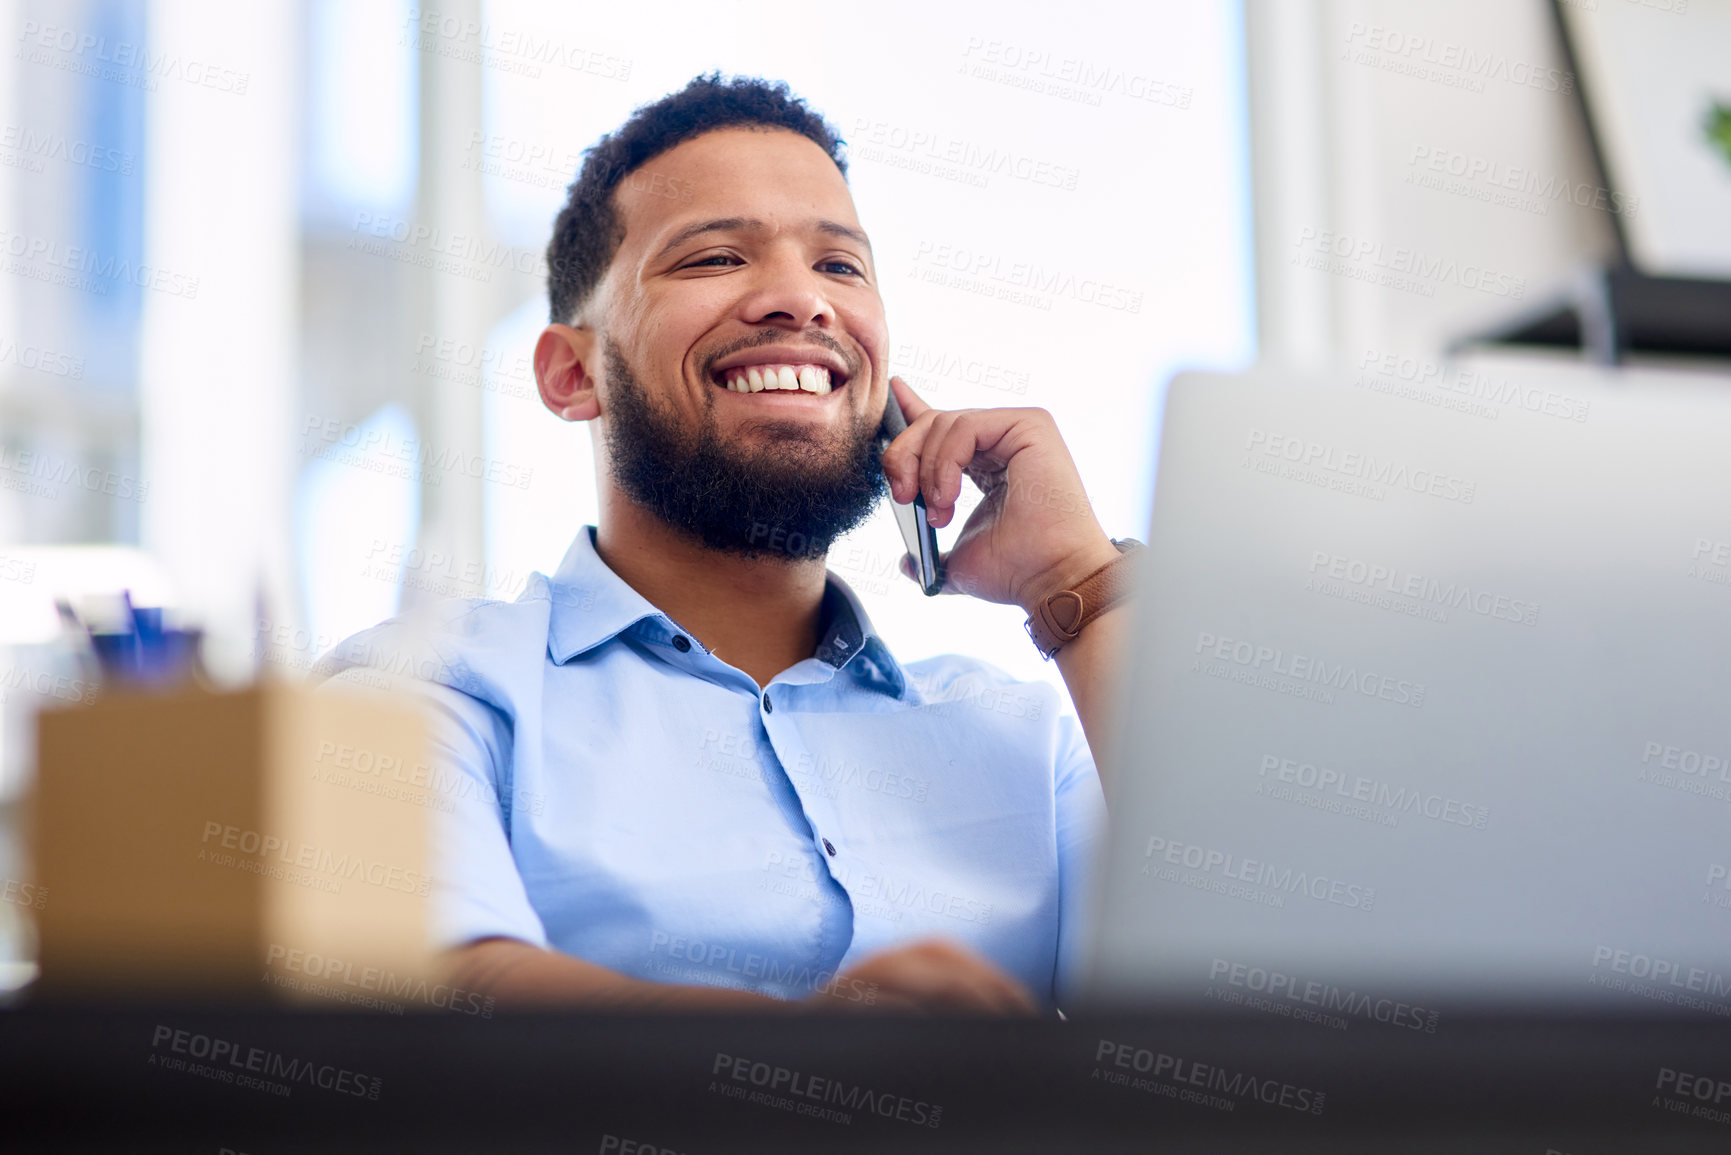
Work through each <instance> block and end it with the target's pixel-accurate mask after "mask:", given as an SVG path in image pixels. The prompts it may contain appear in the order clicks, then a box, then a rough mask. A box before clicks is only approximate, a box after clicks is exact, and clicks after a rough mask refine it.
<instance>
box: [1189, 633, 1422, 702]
mask: <svg viewBox="0 0 1731 1155" xmlns="http://www.w3.org/2000/svg"><path fill="white" fill-rule="evenodd" d="M1195 652H1196V653H1197V654H1200V655H1206V656H1209V657H1213V658H1216V659H1218V660H1220V661H1223V662H1232V663H1234V664H1235V665H1239V666H1243V667H1245V668H1247V669H1251V670H1258V671H1263V670H1265V671H1266V672H1268V673H1270V674H1276V675H1279V676H1280V677H1283V678H1292V679H1294V680H1295V681H1300V682H1315V683H1317V684H1319V685H1323V686H1330V687H1332V688H1334V689H1336V690H1351V691H1353V692H1354V693H1358V694H1363V695H1364V696H1365V697H1367V698H1381V699H1382V700H1383V701H1385V702H1393V703H1394V704H1396V705H1397V706H1413V707H1418V706H1423V705H1424V695H1425V687H1424V683H1423V682H1409V681H1406V680H1405V679H1400V678H1392V677H1388V676H1386V675H1384V674H1379V673H1377V672H1375V671H1374V670H1360V669H1359V668H1358V667H1356V666H1349V665H1347V664H1346V663H1345V662H1337V663H1335V664H1333V665H1330V664H1329V663H1328V662H1327V661H1326V660H1325V659H1323V658H1317V657H1312V656H1311V655H1308V654H1300V653H1295V652H1292V651H1289V650H1283V649H1278V648H1276V647H1274V646H1259V645H1257V644H1256V643H1255V642H1248V641H1239V640H1235V639H1233V638H1225V637H1221V636H1219V635H1217V634H1211V633H1208V632H1207V631H1206V630H1203V631H1200V632H1198V633H1197V635H1196V650H1195Z"/></svg>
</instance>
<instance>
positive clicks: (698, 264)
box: [679, 253, 738, 269]
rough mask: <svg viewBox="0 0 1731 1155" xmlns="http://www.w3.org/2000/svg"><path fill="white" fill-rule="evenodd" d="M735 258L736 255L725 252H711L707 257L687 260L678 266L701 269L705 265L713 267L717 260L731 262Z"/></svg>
mask: <svg viewBox="0 0 1731 1155" xmlns="http://www.w3.org/2000/svg"><path fill="white" fill-rule="evenodd" d="M737 259H738V258H736V257H732V256H729V255H728V254H727V253H713V254H711V255H710V256H707V257H699V258H697V259H696V260H695V261H687V262H686V263H685V264H683V265H681V266H679V267H680V268H682V269H701V268H704V267H705V266H710V267H715V266H716V265H717V262H728V263H732V262H734V261H736V260H737Z"/></svg>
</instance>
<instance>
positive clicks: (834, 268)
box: [818, 261, 865, 277]
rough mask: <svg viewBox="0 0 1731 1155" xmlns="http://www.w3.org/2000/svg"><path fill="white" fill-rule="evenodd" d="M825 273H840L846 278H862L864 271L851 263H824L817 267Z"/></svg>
mask: <svg viewBox="0 0 1731 1155" xmlns="http://www.w3.org/2000/svg"><path fill="white" fill-rule="evenodd" d="M818 268H820V269H822V270H823V271H824V272H826V273H840V274H841V275H842V276H847V277H863V276H865V271H864V270H863V269H861V268H860V267H859V266H858V265H856V264H854V263H853V262H852V261H824V262H823V263H822V264H820V265H818Z"/></svg>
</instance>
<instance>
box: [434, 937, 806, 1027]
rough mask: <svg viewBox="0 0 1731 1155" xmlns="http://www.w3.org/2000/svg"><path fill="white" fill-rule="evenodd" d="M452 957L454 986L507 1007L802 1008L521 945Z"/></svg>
mask: <svg viewBox="0 0 1731 1155" xmlns="http://www.w3.org/2000/svg"><path fill="white" fill-rule="evenodd" d="M447 957H448V962H449V965H450V981H451V983H452V984H453V985H455V986H460V987H463V988H465V989H467V990H472V991H476V992H479V993H480V994H483V995H492V996H493V997H494V998H495V999H497V1000H498V1002H499V1004H500V1005H502V1006H507V1007H512V1006H518V1007H526V1006H539V1007H549V1006H558V1007H571V1008H581V1009H587V1010H597V1011H624V1012H632V1011H766V1010H777V1009H787V1010H791V1009H794V1008H795V1007H797V1006H798V1004H796V1003H788V1002H784V1001H783V1000H781V999H776V998H771V997H769V996H768V995H760V994H755V993H753V992H751V991H736V990H729V989H727V988H725V987H705V986H687V985H680V984H675V983H657V982H648V981H645V980H643V979H634V978H630V977H629V976H626V975H622V974H620V973H619V972H618V971H613V970H609V969H607V968H606V967H603V966H598V965H596V964H595V963H592V962H585V961H584V960H583V959H580V958H574V957H572V956H571V955H567V954H560V953H558V952H556V951H550V950H542V949H541V948H540V947H537V946H532V945H530V944H529V943H526V942H520V941H518V940H516V939H508V938H493V939H484V940H482V941H480V942H474V943H470V944H469V945H467V946H464V947H460V948H458V949H457V950H454V951H452V952H450V954H449V956H447Z"/></svg>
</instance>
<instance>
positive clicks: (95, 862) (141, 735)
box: [31, 683, 438, 1006]
mask: <svg viewBox="0 0 1731 1155" xmlns="http://www.w3.org/2000/svg"><path fill="white" fill-rule="evenodd" d="M38 727H39V734H38V770H37V781H36V790H35V799H34V805H33V819H34V821H33V834H32V838H31V843H32V847H33V851H34V855H35V859H36V880H37V884H38V885H39V886H41V887H42V888H44V889H45V890H46V892H47V894H48V895H49V896H50V901H48V902H46V903H44V904H43V907H42V909H41V910H40V911H39V912H38V931H39V936H40V964H41V977H40V979H39V980H38V984H37V985H38V989H39V990H40V992H41V993H43V994H45V995H49V996H57V995H75V996H89V995H107V996H124V995H145V996H151V997H176V998H186V997H193V998H219V999H237V998H238V999H286V1000H288V1001H293V1002H308V1001H310V1002H318V1003H325V1004H328V1003H330V1002H333V1001H334V1002H348V1003H351V1004H354V1005H361V1006H365V1005H372V1004H375V1003H376V1004H385V1005H389V1004H391V1003H392V1002H393V1000H394V1001H396V1002H398V1003H404V1002H407V1003H411V1004H412V1003H413V1002H414V1001H415V992H416V991H417V990H418V989H419V990H424V989H425V982H426V980H427V979H428V978H429V977H430V976H431V974H432V970H431V963H432V959H431V956H430V952H429V949H428V942H429V917H428V914H429V907H430V903H431V899H430V897H429V895H430V891H431V874H430V869H431V865H432V863H431V854H430V841H431V839H430V833H429V827H430V818H431V814H430V809H431V807H432V805H435V804H437V802H438V799H437V798H429V797H428V796H427V795H428V792H427V791H425V790H424V789H418V788H417V787H416V786H415V785H414V779H415V776H416V773H417V770H418V771H419V773H420V774H421V776H422V777H421V780H422V781H423V782H424V781H425V767H426V763H427V744H426V729H425V726H424V724H423V722H422V721H421V719H420V717H419V715H418V714H416V713H415V712H414V710H413V709H412V708H411V707H409V706H408V705H407V704H405V703H402V702H400V701H397V700H394V699H391V698H389V697H386V696H384V695H378V694H365V693H359V692H341V691H338V690H325V691H321V692H319V693H313V692H311V691H310V690H308V689H306V688H305V687H302V686H298V685H275V684H269V683H266V684H261V685H259V686H256V687H254V688H251V689H248V690H244V691H241V692H237V693H210V692H207V691H202V690H183V691H175V692H172V693H167V694H135V693H118V694H108V693H106V692H105V693H104V694H103V696H102V697H101V698H99V699H98V700H97V701H96V702H95V703H94V704H93V705H90V706H87V707H82V708H73V709H67V710H57V711H50V712H44V713H43V714H42V715H41V716H40V718H39V722H38Z"/></svg>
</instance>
